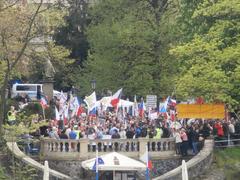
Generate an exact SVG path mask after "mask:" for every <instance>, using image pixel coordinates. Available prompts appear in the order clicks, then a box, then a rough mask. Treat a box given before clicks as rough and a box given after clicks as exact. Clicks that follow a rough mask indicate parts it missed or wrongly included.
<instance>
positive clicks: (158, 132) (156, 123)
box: [8, 103, 240, 156]
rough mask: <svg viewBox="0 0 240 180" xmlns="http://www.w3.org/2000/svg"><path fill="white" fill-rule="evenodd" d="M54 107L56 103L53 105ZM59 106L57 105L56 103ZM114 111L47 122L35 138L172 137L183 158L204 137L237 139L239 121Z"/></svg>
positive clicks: (197, 147) (199, 144) (12, 119)
mask: <svg viewBox="0 0 240 180" xmlns="http://www.w3.org/2000/svg"><path fill="white" fill-rule="evenodd" d="M56 104H57V103H56ZM58 105H59V104H58ZM13 113H14V114H15V113H16V112H15V110H14V107H11V109H10V111H9V115H8V116H9V120H10V122H11V124H12V123H13V122H14V123H15V121H16V117H13V116H12V115H11V114H13ZM124 113H125V114H124V115H123V112H122V111H116V109H114V108H111V109H107V110H105V111H102V112H101V113H96V114H95V115H91V114H87V113H86V112H85V111H82V112H81V114H80V115H78V116H77V115H76V114H75V115H74V116H72V117H71V118H69V119H68V120H64V119H63V118H60V119H57V120H56V119H55V120H50V121H49V125H48V126H43V127H40V129H39V131H38V133H35V135H36V134H37V135H39V136H44V137H49V138H54V139H72V140H77V139H81V138H89V139H92V140H93V139H105V138H106V137H107V138H111V139H136V138H140V137H141V138H153V139H156V140H160V139H161V138H169V137H173V138H175V145H176V146H175V147H176V154H177V155H182V156H187V155H188V154H192V155H195V154H197V153H198V152H199V151H200V149H201V148H202V146H203V144H204V140H205V139H207V138H210V137H212V138H215V139H217V140H223V139H227V138H229V137H230V138H238V137H239V135H240V121H239V120H236V119H234V118H232V119H230V120H228V121H226V120H222V119H215V120H209V119H208V120H202V119H181V120H178V119H177V118H176V119H175V120H172V119H171V118H169V117H168V118H166V116H165V115H164V114H163V113H159V114H158V117H157V118H155V119H150V118H149V116H148V113H149V111H145V112H144V114H143V116H141V117H140V116H132V115H130V114H128V113H127V112H124Z"/></svg>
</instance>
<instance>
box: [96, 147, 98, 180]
mask: <svg viewBox="0 0 240 180" xmlns="http://www.w3.org/2000/svg"><path fill="white" fill-rule="evenodd" d="M96 180H98V148H96Z"/></svg>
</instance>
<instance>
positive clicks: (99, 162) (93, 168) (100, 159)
mask: <svg viewBox="0 0 240 180" xmlns="http://www.w3.org/2000/svg"><path fill="white" fill-rule="evenodd" d="M97 159H98V165H100V164H104V161H103V159H102V158H101V157H98V158H96V159H95V162H94V165H93V167H92V170H93V171H96V165H97Z"/></svg>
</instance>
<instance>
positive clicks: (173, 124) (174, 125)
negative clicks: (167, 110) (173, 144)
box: [170, 121, 182, 129]
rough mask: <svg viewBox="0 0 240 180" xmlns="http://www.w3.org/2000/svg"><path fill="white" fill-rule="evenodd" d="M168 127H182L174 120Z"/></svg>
mask: <svg viewBox="0 0 240 180" xmlns="http://www.w3.org/2000/svg"><path fill="white" fill-rule="evenodd" d="M170 127H171V128H174V129H180V128H181V127H182V125H181V124H180V123H179V122H177V121H174V122H173V123H172V124H171V126H170Z"/></svg>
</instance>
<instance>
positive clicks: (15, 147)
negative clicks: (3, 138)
mask: <svg viewBox="0 0 240 180" xmlns="http://www.w3.org/2000/svg"><path fill="white" fill-rule="evenodd" d="M7 147H8V149H9V150H10V151H11V152H12V153H13V154H14V156H15V157H17V158H18V159H20V160H21V161H23V162H25V163H26V164H27V165H29V166H32V167H34V168H36V169H37V170H39V171H41V172H44V165H43V164H41V163H39V162H37V161H35V160H34V159H32V158H31V157H29V156H27V155H26V154H24V153H23V152H22V151H21V150H20V149H19V148H18V145H17V143H16V142H7ZM49 175H50V177H52V178H56V179H65V180H67V179H69V180H70V179H72V178H71V177H70V176H68V175H65V174H63V173H60V172H58V171H55V170H53V169H49Z"/></svg>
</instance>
